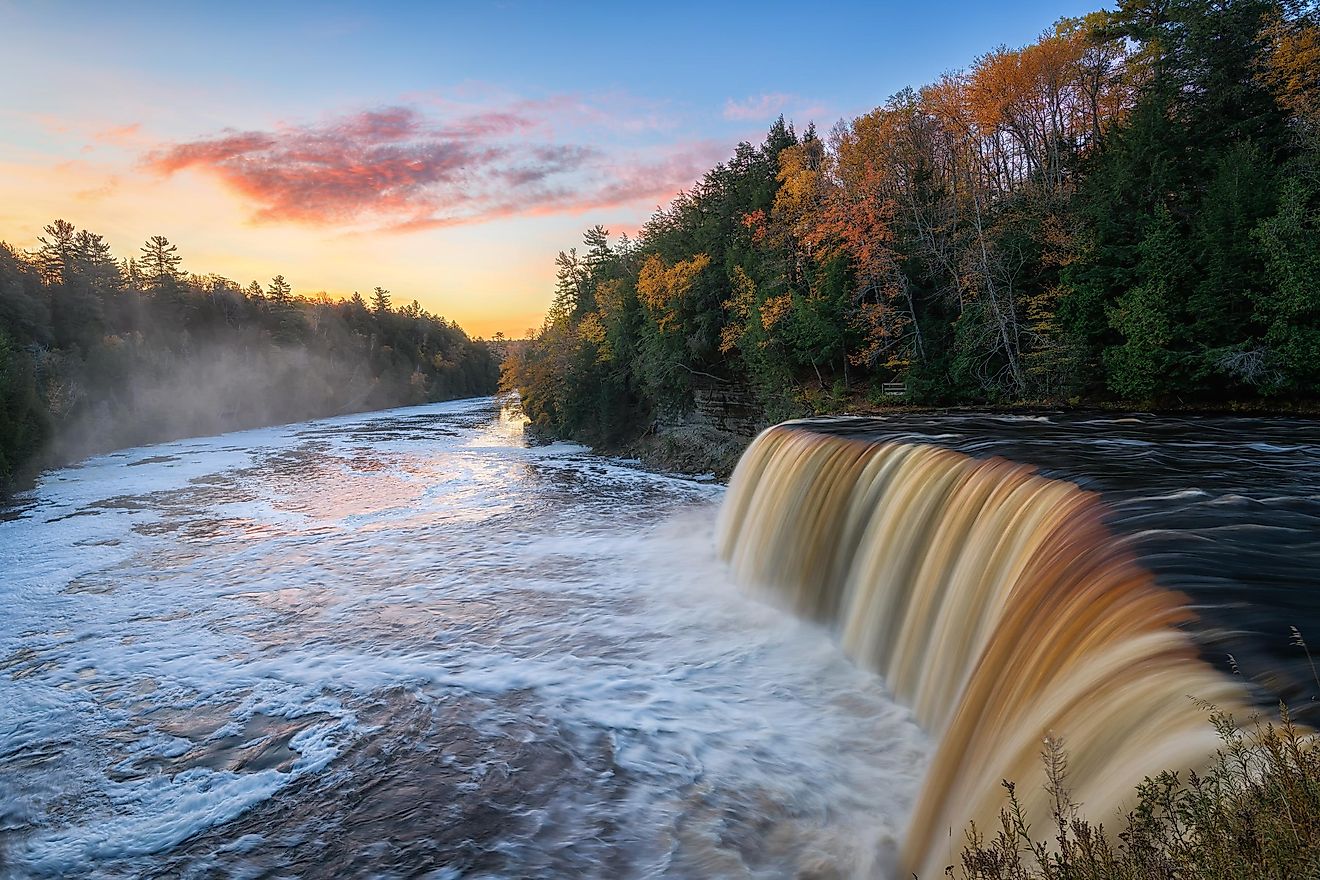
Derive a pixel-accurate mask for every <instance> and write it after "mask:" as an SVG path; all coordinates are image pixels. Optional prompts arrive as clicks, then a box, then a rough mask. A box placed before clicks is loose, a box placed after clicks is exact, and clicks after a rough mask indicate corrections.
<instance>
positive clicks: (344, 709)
mask: <svg viewBox="0 0 1320 880" xmlns="http://www.w3.org/2000/svg"><path fill="white" fill-rule="evenodd" d="M723 491H724V490H723V489H722V487H720V486H719V485H716V484H714V483H712V482H709V481H699V480H697V481H694V480H687V479H678V478H672V477H666V476H660V475H656V474H652V473H648V472H646V471H644V470H642V469H640V468H637V467H634V466H633V465H631V464H629V463H627V462H621V461H615V460H610V459H605V458H600V457H597V456H593V455H591V454H589V453H588V452H587V451H586V450H584V449H582V448H580V447H576V446H570V445H566V444H558V445H552V446H541V447H529V446H528V445H527V444H526V443H525V442H524V441H523V437H522V426H521V422H520V421H519V420H518V419H517V418H515V417H513V416H512V415H511V414H510V413H509V412H508V411H507V410H504V409H502V408H501V407H500V405H499V404H498V403H497V402H495V401H491V400H476V401H460V402H454V403H447V404H439V405H434V406H426V407H415V408H408V409H400V410H395V411H389V412H383V413H373V414H366V415H358V416H350V417H344V418H337V419H330V420H324V421H318V422H310V423H305V424H298V425H290V426H284V427H278V428H269V429H261V430H255V431H246V432H242V433H235V434H228V435H224V436H220V437H213V438H205V439H190V440H182V441H178V442H174V443H167V444H161V445H157V446H152V447H149V448H140V449H132V450H126V451H121V452H116V453H113V454H111V455H106V456H102V457H99V458H95V459H91V460H88V461H86V462H83V463H81V464H80V465H78V466H76V467H71V468H66V469H63V470H59V471H54V472H51V473H49V474H47V475H46V476H45V477H44V478H43V480H42V481H41V483H40V485H39V486H38V488H37V489H36V490H35V491H34V492H32V493H29V494H28V495H27V496H24V497H23V498H21V499H20V503H19V505H18V507H17V508H15V509H14V510H12V511H10V513H9V515H8V518H7V521H4V522H0V570H3V572H4V575H5V576H4V583H3V585H2V586H0V611H2V613H3V623H0V860H2V861H0V875H3V876H8V877H16V878H27V877H56V876H75V877H76V876H87V877H98V878H116V877H130V876H131V877H138V876H145V877H190V878H191V877H234V878H239V877H241V878H259V877H287V876H302V877H344V876H373V877H382V878H386V877H429V878H450V877H459V876H465V877H533V876H572V877H642V876H675V877H684V876H687V877H702V876H710V877H783V876H794V875H799V874H800V875H803V876H813V877H822V878H826V877H832V876H870V875H872V874H873V873H874V872H875V870H877V869H878V868H881V867H883V865H882V864H878V863H883V862H885V861H886V860H887V859H891V858H892V853H893V851H894V850H895V847H896V845H897V838H898V835H899V834H900V832H901V829H902V826H903V823H904V821H905V818H906V816H907V814H908V812H909V811H910V809H911V805H912V801H913V799H914V797H915V795H916V791H917V787H918V785H919V781H920V777H921V773H922V769H923V766H924V762H925V761H926V756H927V754H928V744H927V742H926V738H925V737H924V736H923V734H922V733H921V732H920V731H919V730H918V728H917V727H916V725H915V724H914V722H913V721H912V718H911V715H910V713H909V712H908V711H907V710H906V709H904V708H902V707H900V706H899V705H897V704H896V703H895V702H894V701H893V700H892V699H891V698H890V697H889V696H888V695H887V694H886V691H885V689H884V687H883V685H882V684H881V683H880V682H879V680H878V679H876V678H875V677H874V676H871V675H870V674H868V673H865V672H862V671H860V670H859V669H857V668H856V667H854V666H853V665H851V664H850V663H848V662H847V661H846V660H845V659H844V657H843V655H842V654H841V653H840V652H839V651H838V649H837V648H836V647H835V646H834V644H833V643H832V641H831V640H830V638H829V637H828V636H827V635H826V634H825V633H823V632H822V631H820V630H818V629H817V628H814V627H811V626H808V625H806V624H802V623H798V622H796V621H795V620H794V619H793V618H791V617H790V616H788V615H784V614H782V613H780V612H779V611H777V610H775V609H773V608H771V607H770V606H768V605H766V604H763V603H761V602H759V601H756V600H754V599H752V598H749V597H748V596H746V595H745V594H744V593H743V592H741V591H739V590H737V589H735V588H734V587H733V586H732V584H731V581H730V579H729V575H728V574H727V573H726V570H725V567H724V566H723V565H722V564H721V563H719V562H718V561H717V559H716V555H715V550H714V542H713V537H712V535H713V521H714V518H715V515H716V511H717V508H718V505H719V503H720V500H721V497H722V494H723Z"/></svg>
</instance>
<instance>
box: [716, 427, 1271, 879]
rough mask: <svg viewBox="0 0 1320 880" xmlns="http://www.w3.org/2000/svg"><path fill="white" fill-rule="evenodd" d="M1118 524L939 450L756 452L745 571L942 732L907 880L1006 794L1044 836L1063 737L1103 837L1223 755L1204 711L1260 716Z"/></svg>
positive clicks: (727, 531)
mask: <svg viewBox="0 0 1320 880" xmlns="http://www.w3.org/2000/svg"><path fill="white" fill-rule="evenodd" d="M1104 515H1105V508H1104V505H1103V504H1102V503H1101V501H1100V499H1099V498H1098V496H1097V495H1095V494H1094V493H1091V492H1088V491H1084V490H1082V489H1081V488H1079V487H1078V486H1077V485H1075V484H1073V483H1071V482H1066V481H1063V480H1056V479H1049V478H1046V477H1044V476H1041V475H1039V474H1038V473H1036V472H1035V471H1034V470H1033V469H1032V468H1030V467H1027V466H1024V465H1020V464H1015V463H1011V462H1008V461H1005V460H1003V459H999V458H993V459H978V458H973V457H971V456H969V455H965V454H963V453H960V452H956V451H952V450H948V449H941V448H937V447H934V446H928V445H924V444H913V443H881V442H875V441H868V440H865V439H858V438H855V437H846V436H831V435H829V434H823V433H819V432H815V431H811V430H809V429H806V428H804V427H801V426H794V425H781V426H778V427H775V428H771V429H769V430H768V431H766V432H765V433H763V434H762V435H761V436H760V437H759V438H757V440H756V441H755V442H754V443H753V444H752V445H751V447H750V448H749V449H748V450H747V452H746V453H745V454H744V455H743V458H742V460H741V462H740V463H739V465H738V468H737V470H736V472H735V473H734V476H733V479H732V481H731V483H730V486H729V492H728V497H727V499H726V501H725V504H724V508H723V511H722V514H721V521H720V527H719V532H720V534H719V542H720V549H721V553H722V554H723V556H724V557H725V558H726V559H727V560H728V561H729V562H730V564H731V566H732V568H733V570H734V572H735V573H736V575H737V577H738V578H739V579H740V580H742V581H743V582H745V583H750V584H756V585H763V586H766V587H769V588H771V589H773V590H774V591H775V592H776V594H777V595H778V596H779V597H780V598H781V599H782V600H783V601H784V602H786V603H787V604H788V605H789V606H790V607H791V608H792V609H793V610H794V611H795V612H796V613H798V614H800V615H802V616H805V617H808V618H811V619H814V620H817V621H819V622H821V623H823V624H825V625H827V626H829V627H831V628H832V629H833V630H834V631H835V632H836V633H837V634H838V638H839V640H840V642H841V643H842V645H843V647H844V649H845V650H846V651H847V653H848V654H849V655H850V656H851V657H852V658H853V659H854V660H856V661H857V662H858V663H860V664H862V665H864V666H866V667H868V668H870V669H872V670H874V671H875V672H877V673H879V674H881V675H882V676H884V677H885V679H886V681H887V682H888V684H889V686H890V688H891V689H892V691H893V692H894V693H895V695H896V696H897V697H898V698H899V699H900V700H903V701H904V702H906V703H907V704H908V705H910V706H911V707H912V709H913V711H914V713H915V716H916V718H917V720H918V722H919V723H920V724H922V725H923V726H924V727H925V728H926V729H927V730H928V731H930V733H931V734H932V735H933V736H934V737H935V738H936V739H937V743H938V745H937V748H936V752H935V754H934V757H933V760H932V761H931V765H930V768H929V770H928V772H927V775H926V778H925V782H924V784H923V788H922V791H921V794H920V796H919V800H918V803H917V808H916V810H915V812H914V814H913V816H912V820H911V823H910V826H909V830H908V833H907V839H906V844H905V850H904V854H903V866H902V869H903V874H904V875H906V874H907V872H916V873H917V874H918V875H919V876H921V877H935V876H942V875H943V873H944V867H945V866H946V865H949V864H953V863H954V862H955V861H956V856H957V853H958V851H959V850H960V849H961V847H962V844H963V842H964V840H965V838H964V833H963V832H964V830H965V829H966V828H968V826H969V823H972V822H975V824H976V825H977V827H978V828H981V829H983V830H991V831H992V830H993V829H994V828H995V827H997V821H998V813H999V810H1000V809H1001V808H1002V806H1003V804H1004V797H1003V795H1004V792H1003V789H1002V785H1001V781H1002V780H1005V779H1007V780H1013V781H1016V782H1018V783H1021V787H1020V789H1019V793H1020V796H1021V798H1022V800H1023V803H1024V806H1025V809H1026V814H1027V819H1028V821H1030V822H1032V823H1033V824H1036V825H1037V827H1044V823H1046V822H1047V820H1048V818H1049V813H1050V804H1049V795H1048V793H1047V791H1046V786H1045V784H1044V782H1045V780H1044V778H1043V776H1044V768H1043V764H1042V762H1041V757H1040V756H1041V750H1042V742H1043V740H1044V739H1045V737H1046V736H1048V735H1052V736H1054V737H1057V738H1059V739H1061V740H1062V742H1063V746H1064V748H1065V750H1066V752H1067V755H1068V761H1069V775H1068V782H1069V785H1070V788H1071V790H1072V794H1073V796H1074V797H1075V799H1076V800H1077V801H1078V802H1079V803H1080V804H1081V809H1082V813H1083V814H1084V815H1085V816H1087V817H1089V818H1091V819H1093V820H1097V821H1101V822H1106V823H1109V822H1112V820H1113V819H1114V818H1115V816H1116V814H1117V813H1118V811H1119V810H1120V809H1121V807H1122V806H1123V804H1124V802H1125V800H1126V799H1127V798H1129V797H1130V796H1131V794H1132V791H1133V789H1134V787H1135V786H1136V784H1137V783H1139V782H1140V781H1141V780H1142V779H1143V778H1144V777H1145V776H1147V775H1151V774H1154V773H1156V772H1159V771H1161V770H1164V769H1169V768H1178V767H1193V766H1197V765H1199V764H1200V763H1202V762H1203V761H1204V760H1205V759H1206V756H1207V755H1209V754H1210V753H1211V752H1212V751H1213V750H1214V748H1215V745H1216V741H1215V736H1214V731H1213V729H1212V727H1211V726H1210V725H1209V724H1208V723H1207V718H1206V711H1205V708H1204V707H1205V704H1207V703H1208V704H1213V705H1215V706H1217V707H1219V708H1220V709H1223V710H1226V711H1230V712H1232V711H1239V712H1240V711H1242V710H1243V709H1244V708H1245V707H1247V706H1248V705H1249V700H1248V696H1247V693H1246V691H1245V688H1243V687H1242V686H1241V685H1239V684H1238V683H1237V682H1235V681H1234V680H1232V679H1230V678H1229V677H1227V676H1225V675H1223V674H1222V673H1220V672H1219V671H1217V670H1215V669H1214V668H1213V667H1211V666H1210V665H1209V664H1207V663H1205V662H1204V661H1203V660H1201V659H1199V657H1198V651H1197V647H1196V646H1195V645H1194V644H1193V642H1192V641H1191V639H1190V638H1189V637H1188V636H1187V635H1186V634H1185V633H1184V632H1183V631H1182V630H1181V629H1180V628H1179V624H1182V623H1184V622H1186V621H1187V620H1189V619H1190V617H1191V612H1190V610H1189V609H1188V607H1187V603H1186V602H1185V600H1184V598H1183V597H1182V595H1181V594H1179V593H1176V592H1174V591H1172V590H1167V589H1163V588H1161V587H1159V586H1158V585H1157V584H1156V583H1155V581H1154V578H1153V577H1152V576H1151V574H1150V573H1149V572H1148V571H1146V570H1145V569H1144V568H1143V567H1142V566H1141V565H1140V564H1139V563H1138V561H1137V559H1136V558H1135V556H1134V555H1133V553H1132V551H1131V550H1130V548H1129V547H1128V545H1127V543H1126V542H1124V541H1122V540H1120V539H1119V538H1117V537H1116V536H1115V535H1113V534H1112V533H1111V532H1110V530H1109V529H1108V528H1107V526H1106V524H1105V521H1104Z"/></svg>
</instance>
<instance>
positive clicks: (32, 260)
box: [0, 220, 499, 491]
mask: <svg viewBox="0 0 1320 880" xmlns="http://www.w3.org/2000/svg"><path fill="white" fill-rule="evenodd" d="M498 372H499V368H498V361H497V358H496V356H495V354H494V353H493V352H492V351H491V349H490V347H489V346H488V345H487V344H486V343H484V342H482V341H481V340H473V339H470V338H469V337H468V335H467V334H466V333H465V332H463V330H462V328H460V327H459V326H458V324H456V323H453V322H450V321H446V320H445V319H444V318H441V317H438V316H436V315H432V314H430V313H429V312H427V311H426V310H425V309H423V308H422V307H421V306H420V305H419V304H418V303H417V302H416V301H415V300H414V301H413V302H412V303H410V304H409V305H406V306H403V307H402V308H396V307H395V306H394V305H393V304H392V302H391V296H390V292H389V291H387V290H384V289H382V288H379V287H377V288H376V289H375V290H374V292H373V293H372V294H371V296H370V298H369V299H364V298H363V297H362V296H361V295H359V294H357V293H354V294H353V296H352V298H350V299H341V300H334V299H331V298H330V297H329V296H327V295H325V294H319V295H317V296H312V297H307V296H295V295H294V294H293V291H292V287H291V285H290V284H289V282H288V281H287V280H286V279H285V278H284V276H283V275H277V276H275V277H274V278H273V279H271V281H270V282H269V284H267V285H266V286H265V287H264V288H263V286H262V285H261V284H260V283H258V282H256V281H253V282H252V283H251V284H249V285H247V286H246V287H245V286H242V285H240V284H238V283H236V282H234V281H231V280H230V279H228V278H224V277H222V276H219V275H198V274H190V273H187V272H185V271H184V269H183V267H182V258H181V257H180V255H179V252H178V248H177V246H176V245H174V244H172V243H171V242H170V241H169V240H167V239H166V238H164V237H163V236H153V237H152V238H151V239H149V240H148V241H147V242H146V243H145V244H144V245H143V246H142V247H141V249H140V251H139V253H138V254H137V255H135V256H134V257H132V258H131V259H116V258H115V256H114V255H113V254H112V253H111V250H110V247H109V245H108V244H107V243H106V241H105V239H104V238H103V237H102V236H100V235H97V234H95V233H92V232H89V231H87V230H79V229H76V228H75V227H74V226H73V225H72V224H70V223H67V222H65V221H63V220H57V221H55V222H54V223H51V224H50V225H49V226H46V227H45V229H44V233H43V235H42V236H41V237H40V239H39V245H38V247H37V249H36V250H35V251H33V252H23V251H20V250H17V249H15V248H13V247H10V246H9V245H6V244H3V243H0V491H3V490H4V489H5V488H6V487H9V486H12V485H13V484H14V482H15V481H18V480H24V479H26V478H30V477H31V476H32V475H33V474H34V473H35V471H36V470H37V469H39V468H41V467H43V466H47V465H49V464H54V463H64V462H68V461H72V460H75V459H77V458H80V457H82V456H85V455H87V454H90V453H93V452H99V451H105V450H109V449H115V448H122V447H125V446H132V445H137V444H142V443H148V442H156V441H160V440H165V439H172V438H175V437H181V436H189V435H199V434H211V433H219V432H222V431H227V430H234V429H239V428H248V427H256V426H260V425H269V424H277V423H281V422H289V421H297V420H301V419H308V418H316V417H322V416H327V415H334V414H338V413H345V412H353V411H360V410H369V409H380V408H385V407H391V406H401V405H405V404H416V403H425V402H429V401H437V400H447V399H451V398H456V397H466V396H473V395H481V394H490V393H492V392H493V391H494V390H495V386H496V383H497V379H498Z"/></svg>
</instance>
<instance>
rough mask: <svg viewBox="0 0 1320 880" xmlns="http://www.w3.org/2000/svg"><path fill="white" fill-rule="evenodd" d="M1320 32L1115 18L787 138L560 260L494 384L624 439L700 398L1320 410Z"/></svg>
mask: <svg viewBox="0 0 1320 880" xmlns="http://www.w3.org/2000/svg"><path fill="white" fill-rule="evenodd" d="M1316 57H1320V10H1318V9H1317V8H1316V7H1315V5H1314V4H1308V3H1297V2H1291V0H1228V2H1217V0H1171V2H1167V3H1151V2H1146V0H1126V2H1121V3H1120V4H1119V5H1118V8H1117V9H1116V10H1115V11H1113V12H1101V13H1095V14H1093V15H1091V16H1087V17H1086V18H1085V19H1076V20H1063V21H1061V22H1059V23H1058V24H1057V25H1056V26H1055V27H1054V28H1053V29H1052V30H1050V31H1047V32H1046V33H1045V34H1043V35H1042V36H1041V38H1040V39H1039V40H1038V41H1037V42H1036V43H1034V44H1032V45H1030V46H1027V47H1024V48H1022V49H1019V50H1009V49H1004V48H1001V49H997V50H995V51H993V52H990V53H987V54H986V55H984V56H981V57H980V58H978V59H977V60H976V62H975V64H974V65H973V67H972V68H971V69H970V70H968V71H962V72H957V73H953V74H949V75H947V76H945V77H943V78H941V80H940V81H939V82H937V83H934V84H932V85H930V86H927V87H925V88H923V89H920V90H912V89H908V90H905V91H903V92H901V93H899V94H898V95H895V96H894V97H892V98H890V99H889V101H887V102H886V103H885V104H884V105H882V106H881V107H878V108H877V109H876V110H874V111H872V112H871V113H868V114H866V115H864V116H862V117H859V118H857V119H855V120H852V122H851V123H847V124H842V123H841V124H840V126H839V127H838V128H836V130H835V131H834V132H833V133H831V135H830V137H829V138H828V140H826V139H822V138H820V137H818V136H817V134H816V132H815V129H814V128H813V127H808V129H807V130H806V131H805V132H804V133H803V134H802V135H801V136H799V135H798V134H797V133H796V131H795V130H794V128H793V127H792V126H791V125H788V124H786V123H785V122H784V121H783V120H782V119H781V120H779V121H778V122H777V123H776V124H775V125H774V126H773V127H772V128H771V129H770V131H769V132H768V133H767V135H766V138H765V140H764V141H763V142H762V143H761V144H760V145H756V146H753V145H752V144H748V143H744V144H740V145H739V146H738V148H737V149H736V151H735V152H734V155H733V156H732V157H731V158H730V159H729V160H728V161H727V162H725V163H722V164H720V165H718V166H716V167H715V168H713V169H711V171H709V172H708V173H707V174H706V175H705V176H704V177H703V178H702V179H701V181H699V182H698V183H697V184H696V185H695V186H694V187H693V188H692V190H691V191H690V192H685V193H683V194H681V195H680V196H679V197H678V198H676V199H675V200H674V201H673V202H672V203H671V204H670V205H669V206H668V207H667V208H665V209H664V210H661V211H659V212H658V213H656V214H655V215H654V216H653V217H652V218H651V220H650V221H649V222H648V223H647V224H646V225H645V226H644V228H643V230H642V233H641V236H640V238H639V239H638V240H636V241H631V242H626V243H620V245H619V246H612V245H611V243H610V241H609V238H608V235H607V233H606V232H605V230H603V229H602V228H600V227H593V229H591V230H589V231H588V233H587V235H586V238H585V239H584V251H585V253H586V256H580V255H579V254H578V252H577V251H576V250H570V251H568V252H566V253H561V254H560V255H559V258H558V260H557V267H558V270H559V271H558V282H557V288H556V295H555V301H554V305H553V307H552V308H551V310H550V313H549V316H548V317H547V320H546V325H545V328H544V329H543V330H542V332H541V334H540V336H539V337H538V339H536V340H535V341H533V342H532V343H531V344H530V345H529V346H528V347H527V348H526V349H525V350H524V351H522V352H521V353H520V355H519V359H518V361H517V362H516V363H511V364H510V365H508V368H507V369H506V385H507V387H510V388H517V389H518V390H520V391H521V392H522V395H523V399H524V403H525V405H526V407H527V409H528V413H529V415H531V416H532V417H533V418H534V419H535V420H536V421H537V422H538V424H540V425H541V426H542V428H543V429H544V430H546V431H548V432H550V433H559V434H563V435H565V436H571V437H578V438H581V439H585V440H588V441H593V442H594V441H596V440H599V439H600V438H605V437H609V438H627V437H629V436H633V435H637V434H639V433H641V432H643V431H646V430H649V429H650V428H651V427H653V426H654V425H655V424H656V423H657V422H660V423H670V422H674V421H677V420H681V419H682V418H684V417H685V414H687V413H689V412H690V411H691V410H692V407H693V401H694V395H695V394H699V393H702V392H703V391H704V390H710V389H715V388H729V387H736V388H740V389H745V390H749V391H751V392H753V393H754V395H755V397H756V399H757V400H758V401H759V403H760V405H761V408H762V411H763V415H764V418H765V419H766V420H772V419H776V418H781V417H785V416H788V415H797V414H801V413H803V412H812V411H822V410H828V409H841V408H847V407H849V406H850V405H852V404H853V403H854V402H856V401H859V400H860V401H870V402H871V403H872V404H873V405H882V406H883V405H885V404H888V403H893V402H894V398H892V397H890V396H886V395H880V394H878V393H873V392H875V391H876V389H878V388H879V387H880V386H882V385H883V384H884V383H889V382H895V381H897V382H901V383H902V384H903V386H904V388H905V389H906V393H905V395H904V398H903V402H909V403H924V404H949V403H957V404H978V403H980V404H986V403H992V404H1001V405H1002V404H1009V403H1013V402H1016V401H1024V400H1031V401H1041V400H1054V401H1058V402H1064V401H1066V402H1069V403H1075V402H1078V401H1080V400H1089V401H1107V402H1112V401H1129V402H1142V403H1149V404H1150V405H1155V406H1158V405H1161V404H1162V403H1167V402H1174V401H1176V402H1178V403H1180V404H1184V405H1202V406H1214V405H1222V404H1224V403H1244V402H1255V403H1256V404H1258V405H1261V406H1269V405H1272V404H1275V403H1282V402H1285V400H1284V399H1285V398H1290V399H1296V398H1298V397H1303V398H1307V399H1308V401H1314V400H1315V396H1316V389H1317V388H1320V297H1317V296H1316V293H1315V292H1316V291H1317V290H1320V264H1318V263H1317V261H1318V260H1320V257H1317V254H1318V253H1320V215H1318V213H1317V212H1318V211H1320V183H1317V181H1320V115H1317V113H1316V108H1317V107H1320V85H1317V83H1320V78H1317V77H1315V76H1314V75H1312V74H1313V73H1314V70H1313V68H1314V63H1313V61H1314V59H1315V58H1316Z"/></svg>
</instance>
